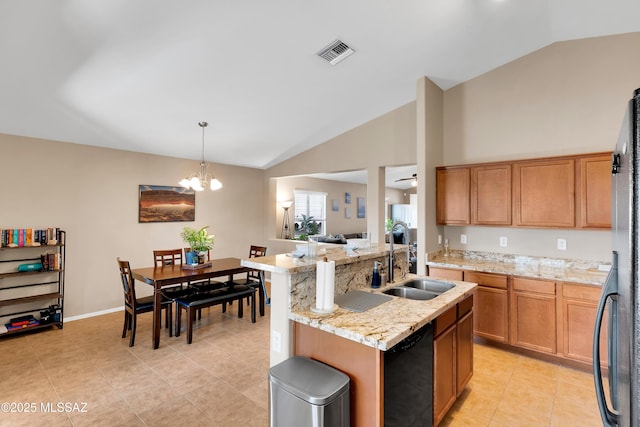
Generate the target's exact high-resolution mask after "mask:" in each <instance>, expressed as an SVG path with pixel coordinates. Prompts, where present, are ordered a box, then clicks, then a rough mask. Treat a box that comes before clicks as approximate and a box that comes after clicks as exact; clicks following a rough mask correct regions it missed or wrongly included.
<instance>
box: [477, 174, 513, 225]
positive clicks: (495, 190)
mask: <svg viewBox="0 0 640 427" xmlns="http://www.w3.org/2000/svg"><path fill="white" fill-rule="evenodd" d="M471 223H472V224H480V225H511V165H510V164H496V165H487V166H477V167H472V168H471Z"/></svg>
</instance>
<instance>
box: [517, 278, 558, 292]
mask: <svg viewBox="0 0 640 427" xmlns="http://www.w3.org/2000/svg"><path fill="white" fill-rule="evenodd" d="M513 290H514V291H521V292H535V293H538V294H547V295H555V294H556V283H555V282H549V281H546V280H537V279H523V278H521V277H514V278H513Z"/></svg>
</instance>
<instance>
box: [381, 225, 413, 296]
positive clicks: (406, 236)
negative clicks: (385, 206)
mask: <svg viewBox="0 0 640 427" xmlns="http://www.w3.org/2000/svg"><path fill="white" fill-rule="evenodd" d="M398 225H399V226H400V227H402V228H403V230H402V233H403V237H402V242H403V243H404V244H406V245H407V268H410V267H411V254H410V252H409V226H407V224H406V223H404V222H402V221H396V222H394V223H393V224H392V225H391V229H390V230H389V274H387V282H388V283H393V230H394V229H395V228H396V226H398ZM405 274H407V272H406V271H403V272H402V278H403V279H404V276H405Z"/></svg>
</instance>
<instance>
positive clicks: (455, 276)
mask: <svg viewBox="0 0 640 427" xmlns="http://www.w3.org/2000/svg"><path fill="white" fill-rule="evenodd" d="M429 276H430V277H437V278H438V279H449V280H460V281H462V270H453V269H449V268H439V267H429Z"/></svg>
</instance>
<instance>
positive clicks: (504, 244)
mask: <svg viewBox="0 0 640 427" xmlns="http://www.w3.org/2000/svg"><path fill="white" fill-rule="evenodd" d="M500 247H502V248H506V247H507V238H506V237H505V236H501V237H500Z"/></svg>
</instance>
